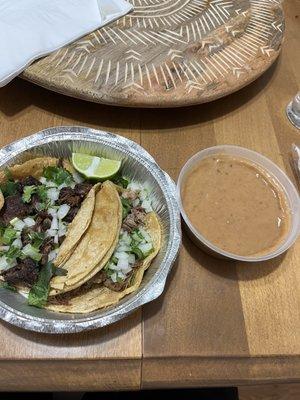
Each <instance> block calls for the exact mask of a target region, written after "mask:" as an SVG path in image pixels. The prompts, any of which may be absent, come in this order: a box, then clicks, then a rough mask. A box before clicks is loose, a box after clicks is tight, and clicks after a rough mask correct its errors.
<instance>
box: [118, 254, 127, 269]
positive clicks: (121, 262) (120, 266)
mask: <svg viewBox="0 0 300 400" xmlns="http://www.w3.org/2000/svg"><path fill="white" fill-rule="evenodd" d="M128 267H129V262H128V257H127V259H125V258H119V260H118V264H117V268H118V270H123V269H127V268H128Z"/></svg>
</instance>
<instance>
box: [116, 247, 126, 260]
mask: <svg viewBox="0 0 300 400" xmlns="http://www.w3.org/2000/svg"><path fill="white" fill-rule="evenodd" d="M114 256H115V257H116V258H117V259H118V260H128V254H127V253H125V252H124V251H119V249H118V250H117V251H116V252H115V254H114Z"/></svg>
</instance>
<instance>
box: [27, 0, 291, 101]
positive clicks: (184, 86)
mask: <svg viewBox="0 0 300 400" xmlns="http://www.w3.org/2000/svg"><path fill="white" fill-rule="evenodd" d="M129 1H130V2H131V3H132V4H133V5H134V11H133V12H132V13H130V14H129V15H126V16H125V17H123V18H121V19H119V20H118V21H116V22H115V23H113V24H110V25H109V26H106V27H103V28H101V29H98V30H97V31H95V32H93V33H91V34H90V35H87V36H86V37H84V38H81V39H80V40H78V41H77V42H75V43H73V44H71V45H69V46H67V47H65V48H63V49H60V50H58V51H57V52H55V53H53V54H51V55H50V56H48V57H46V58H44V59H42V60H40V61H38V62H36V63H34V64H33V65H32V66H30V67H29V68H28V69H27V70H26V71H25V73H24V77H25V78H26V79H29V80H31V81H33V82H35V83H37V84H39V85H41V86H44V87H47V88H50V89H51V90H54V91H58V92H60V93H65V94H68V95H70V96H74V97H79V98H84V99H87V100H90V101H95V102H99V103H106V104H113V105H123V106H128V107H132V106H143V107H171V106H184V105H191V104H199V103H204V102H207V101H211V100H213V99H216V98H219V97H222V96H224V95H226V94H229V93H232V92H234V91H235V90H238V89H240V88H241V87H243V86H245V85H247V84H248V83H250V82H252V81H253V80H254V79H256V78H257V77H258V76H259V75H261V74H262V73H263V72H264V71H265V70H266V69H267V68H268V67H269V66H270V65H271V64H272V63H273V62H274V60H275V59H276V58H277V56H278V54H279V52H280V48H281V42H282V38H283V34H284V18H283V14H282V7H281V2H280V0H164V1H161V0H129Z"/></svg>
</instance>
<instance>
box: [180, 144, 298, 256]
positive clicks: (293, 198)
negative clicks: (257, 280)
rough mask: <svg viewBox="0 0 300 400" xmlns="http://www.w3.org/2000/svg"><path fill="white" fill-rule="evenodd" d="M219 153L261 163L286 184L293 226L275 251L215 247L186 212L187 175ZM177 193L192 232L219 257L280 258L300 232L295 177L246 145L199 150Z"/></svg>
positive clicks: (184, 217) (197, 239) (279, 180)
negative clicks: (249, 252)
mask: <svg viewBox="0 0 300 400" xmlns="http://www.w3.org/2000/svg"><path fill="white" fill-rule="evenodd" d="M216 154H228V155H232V156H235V157H242V158H245V159H247V160H249V161H252V162H253V163H255V164H257V165H258V166H261V167H262V168H263V169H264V170H265V171H266V172H267V173H268V174H269V175H270V176H271V178H273V179H275V180H276V181H277V182H278V184H279V185H280V186H281V187H282V189H283V191H284V193H285V195H286V198H287V201H288V205H289V208H290V213H291V226H290V230H289V232H288V234H287V235H286V237H285V238H284V240H283V241H282V242H281V243H280V244H279V245H278V247H277V248H275V249H272V251H270V252H269V253H266V254H263V255H253V256H240V255H237V254H233V253H229V252H227V251H225V250H222V249H221V248H219V247H218V246H215V245H214V244H213V243H211V242H210V241H208V240H207V239H206V238H205V237H204V236H203V235H201V233H200V232H199V231H198V230H197V229H196V228H195V227H194V226H193V224H192V222H191V221H190V219H189V218H188V216H187V214H186V213H185V211H184V208H183V204H182V200H181V187H182V185H183V182H184V180H185V177H186V174H187V173H188V172H189V171H190V170H191V168H193V167H194V166H195V165H196V164H198V163H199V161H201V160H203V159H204V158H207V157H209V156H213V155H216ZM177 196H178V201H179V206H180V211H181V215H182V218H183V220H184V222H185V225H186V227H187V229H188V233H189V235H190V236H191V238H192V239H193V241H194V242H195V243H196V244H197V245H198V246H199V247H201V248H203V249H204V250H206V251H207V252H209V253H210V254H212V255H214V256H217V257H222V258H228V259H232V260H238V261H247V262H259V261H266V260H269V259H271V258H274V257H277V256H279V255H280V254H282V253H284V252H285V251H287V250H288V249H289V248H290V247H291V246H292V245H293V244H294V243H295V241H296V239H297V237H298V235H299V233H300V198H299V194H298V191H297V189H296V188H295V186H294V185H293V183H292V182H291V180H290V179H289V178H288V176H287V175H286V174H285V173H284V172H283V171H282V170H281V169H280V168H279V167H278V166H277V165H276V164H274V163H273V162H272V161H271V160H269V159H268V158H266V157H264V156H263V155H261V154H259V153H257V152H255V151H252V150H249V149H246V148H244V147H239V146H229V145H222V146H215V147H209V148H207V149H205V150H201V151H199V152H198V153H196V154H195V155H194V156H193V157H191V158H190V159H189V160H188V161H187V162H186V164H185V165H184V166H183V168H182V170H181V171H180V174H179V178H178V182H177Z"/></svg>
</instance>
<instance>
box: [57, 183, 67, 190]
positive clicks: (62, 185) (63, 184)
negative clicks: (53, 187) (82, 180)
mask: <svg viewBox="0 0 300 400" xmlns="http://www.w3.org/2000/svg"><path fill="white" fill-rule="evenodd" d="M65 187H68V185H67V184H66V183H62V184H61V185H59V186H58V188H57V189H58V190H59V191H60V190H61V189H63V188H65Z"/></svg>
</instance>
